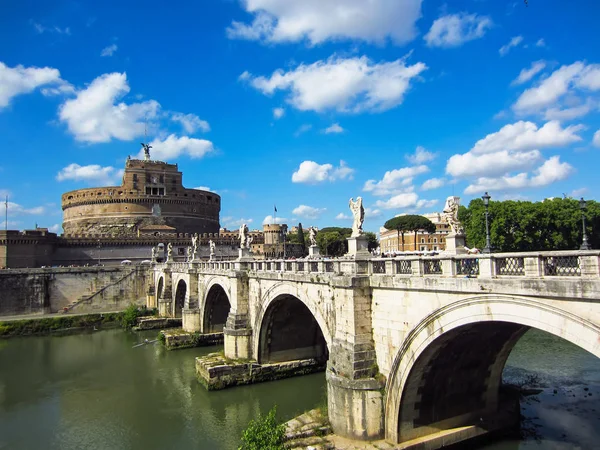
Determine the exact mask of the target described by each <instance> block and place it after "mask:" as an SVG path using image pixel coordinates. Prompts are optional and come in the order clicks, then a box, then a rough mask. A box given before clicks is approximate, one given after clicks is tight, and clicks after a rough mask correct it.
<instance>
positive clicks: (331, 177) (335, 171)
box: [292, 161, 354, 184]
mask: <svg viewBox="0 0 600 450" xmlns="http://www.w3.org/2000/svg"><path fill="white" fill-rule="evenodd" d="M353 175H354V169H352V168H350V167H348V166H347V165H346V163H345V162H344V161H340V165H339V167H334V166H333V165H332V164H318V163H316V162H314V161H302V162H301V163H300V167H298V170H296V171H295V172H294V173H293V174H292V182H294V183H306V184H318V183H323V182H324V181H336V180H345V179H352V177H353Z"/></svg>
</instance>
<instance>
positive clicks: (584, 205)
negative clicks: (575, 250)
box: [579, 197, 592, 250]
mask: <svg viewBox="0 0 600 450" xmlns="http://www.w3.org/2000/svg"><path fill="white" fill-rule="evenodd" d="M586 208H587V203H586V201H585V200H584V199H583V197H581V200H579V209H581V222H582V224H583V241H582V242H581V247H579V250H591V249H592V247H591V246H590V244H589V242H588V237H587V233H586V231H585V210H586Z"/></svg>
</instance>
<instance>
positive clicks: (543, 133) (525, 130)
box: [471, 120, 584, 154]
mask: <svg viewBox="0 0 600 450" xmlns="http://www.w3.org/2000/svg"><path fill="white" fill-rule="evenodd" d="M582 129H584V127H583V126H582V125H571V126H568V127H566V128H562V127H561V125H560V122H558V121H556V120H551V121H549V122H546V123H545V124H544V125H543V126H542V127H541V128H538V127H537V125H536V124H535V123H533V122H524V121H522V120H521V121H519V122H516V123H514V124H509V125H505V126H504V127H502V128H501V129H500V131H498V132H496V133H491V134H488V135H487V136H486V137H485V138H483V139H480V140H479V141H477V143H476V144H475V145H474V146H473V148H472V149H471V152H473V153H477V154H483V153H494V152H498V151H501V150H509V151H510V150H515V151H524V150H531V149H537V148H542V147H560V146H565V145H569V144H572V143H574V142H578V141H581V137H580V136H578V135H577V134H576V133H577V132H578V131H581V130H582Z"/></svg>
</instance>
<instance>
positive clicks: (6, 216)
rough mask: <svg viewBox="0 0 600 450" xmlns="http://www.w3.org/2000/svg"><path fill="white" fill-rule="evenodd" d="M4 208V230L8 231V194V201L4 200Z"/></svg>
mask: <svg viewBox="0 0 600 450" xmlns="http://www.w3.org/2000/svg"><path fill="white" fill-rule="evenodd" d="M4 209H5V210H6V211H5V213H4V231H8V195H7V196H6V201H5V202H4Z"/></svg>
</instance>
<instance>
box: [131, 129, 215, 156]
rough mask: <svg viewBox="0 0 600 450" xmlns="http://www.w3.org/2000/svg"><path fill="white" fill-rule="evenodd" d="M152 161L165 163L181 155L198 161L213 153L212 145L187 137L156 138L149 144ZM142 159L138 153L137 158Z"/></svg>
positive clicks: (142, 154) (209, 142)
mask: <svg viewBox="0 0 600 450" xmlns="http://www.w3.org/2000/svg"><path fill="white" fill-rule="evenodd" d="M150 145H151V146H152V149H151V150H150V154H151V155H152V159H158V160H162V161H167V160H169V159H177V158H179V157H180V156H181V155H187V156H189V157H190V158H192V159H199V158H202V157H204V156H206V155H207V154H209V153H212V152H214V151H215V148H214V146H213V143H212V142H211V141H207V140H206V139H196V138H190V137H188V136H176V135H175V134H171V135H169V136H168V137H167V138H165V139H160V138H156V139H154V140H153V141H152V142H150ZM143 157H144V153H143V151H140V153H139V154H138V158H140V159H142V158H143Z"/></svg>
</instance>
